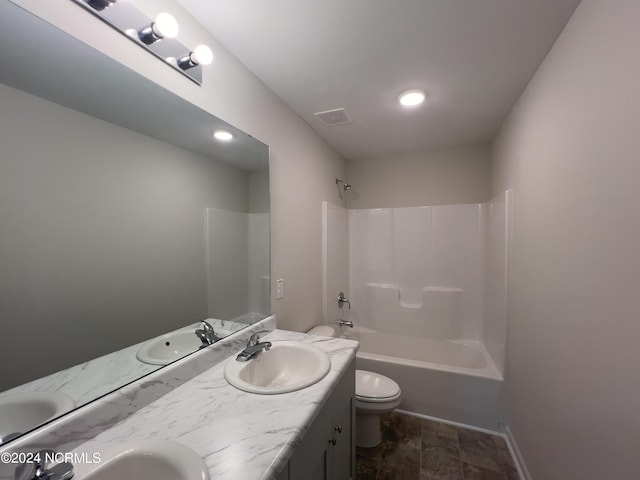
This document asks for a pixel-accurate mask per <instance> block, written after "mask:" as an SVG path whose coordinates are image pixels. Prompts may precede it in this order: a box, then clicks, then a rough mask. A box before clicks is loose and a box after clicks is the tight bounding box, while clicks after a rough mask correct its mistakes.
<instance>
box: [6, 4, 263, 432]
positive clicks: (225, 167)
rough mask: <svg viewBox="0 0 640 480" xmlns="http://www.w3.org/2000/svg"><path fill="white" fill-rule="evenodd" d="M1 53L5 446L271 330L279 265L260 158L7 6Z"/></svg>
mask: <svg viewBox="0 0 640 480" xmlns="http://www.w3.org/2000/svg"><path fill="white" fill-rule="evenodd" d="M114 34H115V33H114ZM0 45H1V46H2V47H1V48H0V64H2V65H3V68H2V69H0V142H1V144H2V149H3V154H2V156H1V157H0V225H2V229H1V230H0V265H2V268H1V269H0V292H1V294H0V325H1V334H0V365H2V370H1V374H0V391H1V392H2V393H0V443H2V442H6V441H9V440H11V439H13V438H16V437H17V436H19V435H20V434H23V433H25V432H27V431H29V430H31V429H33V428H35V427H37V426H39V425H41V424H42V423H45V422H47V421H49V420H50V419H52V418H55V417H57V416H59V415H60V414H63V413H65V412H67V411H69V410H70V409H71V408H74V407H78V406H81V405H84V404H86V403H87V402H90V401H92V400H94V399H96V398H98V397H100V396H102V395H105V394H106V393H109V392H111V391H113V390H114V389H117V388H120V387H122V386H123V385H125V384H127V383H129V382H131V381H133V380H136V379H137V378H140V377H141V376H143V375H146V374H148V373H150V372H151V371H154V370H155V369H157V368H160V366H161V365H165V364H167V363H170V362H172V361H174V360H176V359H178V358H180V357H182V356H184V355H186V354H189V353H191V352H193V351H197V350H198V349H200V348H203V347H206V346H207V345H209V344H210V343H214V342H215V341H216V340H218V339H219V338H222V337H224V336H227V335H230V334H232V333H233V332H235V331H237V330H240V329H242V328H244V327H245V326H246V325H248V324H250V323H253V322H255V321H257V320H259V319H262V318H264V317H265V316H267V315H268V314H269V312H270V302H269V299H270V288H269V285H270V277H269V275H270V273H269V272H270V264H269V172H268V147H267V146H266V145H264V144H262V143H260V142H258V141H257V140H255V139H253V138H252V137H251V136H249V135H247V134H245V133H243V132H241V131H240V130H238V129H236V128H234V127H233V126H231V125H229V124H226V123H225V122H223V121H221V120H220V119H217V118H215V117H213V116H212V115H210V114H208V113H207V112H204V111H203V110H201V109H199V108H197V107H196V106H194V105H192V104H189V103H187V102H185V101H184V100H183V99H181V98H179V97H177V96H175V95H173V94H172V93H170V92H168V91H166V90H164V89H162V88H160V87H158V86H157V85H156V84H154V83H153V82H151V81H150V80H148V79H146V78H144V77H142V76H140V75H138V74H137V73H135V72H133V71H131V70H129V69H127V68H125V67H123V66H122V65H120V64H119V63H117V62H115V61H114V60H112V59H110V58H108V57H106V56H104V55H102V54H100V53H99V52H97V51H95V50H93V49H92V48H90V47H88V46H86V45H84V44H82V43H81V42H79V41H77V40H76V39H74V38H72V37H70V36H69V35H67V34H66V33H64V32H61V31H59V30H57V29H56V28H54V27H52V26H51V25H48V24H47V23H45V22H43V21H42V20H40V19H38V18H36V17H34V16H32V15H31V14H29V13H27V12H25V11H24V10H22V9H20V8H18V7H16V6H15V5H13V4H11V3H9V2H2V4H1V5H0ZM132 48H135V46H133V47H132ZM60 52H64V55H60ZM25 58H28V59H29V61H28V62H25V61H24V59H25ZM6 66H10V68H5V67H6ZM169 73H170V74H172V73H174V72H172V71H171V70H169ZM185 81H188V80H185ZM219 129H224V130H227V131H229V132H231V133H232V135H233V141H231V142H226V143H224V144H223V143H221V142H216V141H214V139H213V137H212V132H213V131H214V130H219ZM203 321H206V322H207V324H203V323H202V322H203ZM209 329H211V330H209ZM167 332H169V333H167ZM8 419H11V421H8Z"/></svg>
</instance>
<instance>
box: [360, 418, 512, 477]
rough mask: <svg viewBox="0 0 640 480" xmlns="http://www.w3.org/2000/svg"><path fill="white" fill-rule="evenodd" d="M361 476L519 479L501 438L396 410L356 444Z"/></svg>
mask: <svg viewBox="0 0 640 480" xmlns="http://www.w3.org/2000/svg"><path fill="white" fill-rule="evenodd" d="M356 480H519V477H518V472H517V470H516V467H515V465H514V463H513V460H512V458H511V455H510V454H509V449H508V448H507V444H506V443H505V441H504V439H503V438H502V437H499V436H497V435H489V434H487V433H482V432H477V431H475V430H468V429H464V428H458V427H454V426H451V425H447V424H445V423H439V422H434V421H431V420H426V419H423V418H418V417H413V416H409V415H404V414H401V413H397V412H393V413H390V414H387V415H384V416H383V417H382V443H381V444H380V445H378V446H377V447H374V448H357V449H356Z"/></svg>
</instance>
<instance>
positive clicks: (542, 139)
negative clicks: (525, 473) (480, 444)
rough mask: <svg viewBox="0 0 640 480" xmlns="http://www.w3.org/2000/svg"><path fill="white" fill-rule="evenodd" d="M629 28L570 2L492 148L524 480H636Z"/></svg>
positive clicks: (622, 19) (626, 16) (634, 17)
mask: <svg viewBox="0 0 640 480" xmlns="http://www.w3.org/2000/svg"><path fill="white" fill-rule="evenodd" d="M639 22H640V2H638V1H637V0H611V1H607V2H603V1H601V0H583V1H582V3H581V4H580V6H579V7H578V9H577V10H576V12H575V14H574V15H573V17H572V19H571V20H570V22H569V23H568V25H567V27H566V28H565V30H564V32H563V33H562V35H561V36H560V37H559V38H558V40H557V42H556V44H555V46H554V47H553V49H552V50H551V51H550V53H549V55H548V56H547V58H546V60H545V61H544V63H543V64H542V65H541V67H540V69H539V70H538V72H537V73H536V75H535V76H534V78H533V79H532V81H531V83H530V84H529V86H528V88H527V89H526V91H525V93H524V94H523V95H522V97H521V99H520V100H519V102H518V103H517V105H516V106H515V108H514V109H513V111H512V113H511V114H510V117H509V118H508V120H507V122H506V123H505V125H504V126H503V128H502V131H501V133H500V136H499V138H498V140H497V143H496V148H495V155H496V163H495V171H496V172H495V173H496V175H495V185H494V191H495V192H496V193H498V192H501V191H502V190H504V189H505V188H507V187H513V191H514V223H513V225H514V231H513V264H512V271H511V277H510V282H509V298H510V300H509V306H508V352H507V359H508V360H507V362H508V364H507V387H508V402H507V403H508V415H509V424H510V426H511V430H512V432H513V434H514V436H515V439H516V441H517V444H518V446H519V448H520V450H521V452H522V454H523V456H524V459H525V460H526V464H527V466H528V468H529V470H530V473H531V476H532V478H534V479H536V480H602V479H616V480H634V479H637V478H640V455H638V447H639V446H640V414H639V412H638V406H639V405H640V375H639V366H640V360H639V359H640V357H639V355H638V344H640V301H639V300H638V299H639V298H640V297H639V293H638V290H639V288H640V222H639V221H638V192H640V130H639V127H640V95H639V94H638V85H640V55H639V51H638V46H639V45H640V28H638V24H639Z"/></svg>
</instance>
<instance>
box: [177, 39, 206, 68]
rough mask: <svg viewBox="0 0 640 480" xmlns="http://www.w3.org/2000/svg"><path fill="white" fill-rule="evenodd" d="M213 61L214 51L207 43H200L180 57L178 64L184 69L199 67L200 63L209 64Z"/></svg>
mask: <svg viewBox="0 0 640 480" xmlns="http://www.w3.org/2000/svg"><path fill="white" fill-rule="evenodd" d="M211 62H213V52H212V51H211V49H210V48H209V47H207V46H206V45H198V46H197V47H196V48H194V49H193V52H189V53H188V54H187V55H185V56H184V57H182V58H179V59H178V66H179V67H180V68H181V69H183V70H188V69H189V68H193V67H197V66H198V65H209V64H210V63H211Z"/></svg>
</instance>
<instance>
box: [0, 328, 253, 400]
mask: <svg viewBox="0 0 640 480" xmlns="http://www.w3.org/2000/svg"><path fill="white" fill-rule="evenodd" d="M205 320H206V321H207V322H209V323H210V324H211V325H212V326H213V327H214V329H215V330H216V332H219V331H220V330H221V329H222V330H223V331H227V332H237V331H239V330H242V329H243V328H246V327H247V326H248V325H247V324H245V323H238V322H233V321H230V320H219V319H216V318H206V319H205ZM199 327H200V322H196V323H193V324H191V325H187V326H185V327H181V328H178V329H176V330H173V331H175V332H178V331H182V330H194V331H195V329H196V328H199ZM168 333H171V332H168ZM152 340H153V339H152ZM147 341H148V340H147ZM144 343H145V342H140V343H136V344H135V345H131V346H130V347H126V348H123V349H122V350H118V351H116V352H112V353H109V354H107V355H103V356H101V357H98V358H94V359H92V360H88V361H86V362H84V363H81V364H79V365H75V366H73V367H70V368H67V369H66V370H61V371H59V372H55V373H52V374H50V375H47V376H46V377H42V378H39V379H37V380H33V381H31V382H29V383H25V384H23V385H20V386H18V387H14V388H12V389H10V390H6V391H4V392H0V396H5V395H12V394H16V393H24V392H60V393H63V394H65V395H67V396H69V397H71V398H72V399H73V401H74V402H75V404H76V406H77V407H80V406H82V405H85V404H87V403H89V402H91V401H92V400H94V399H96V398H97V397H100V396H102V395H104V394H106V393H109V392H111V391H113V390H115V389H117V388H120V387H122V385H125V384H127V383H129V382H131V381H133V380H135V379H137V378H140V377H142V376H144V375H146V374H148V373H150V372H153V371H156V370H158V369H159V368H160V367H161V366H160V365H149V364H147V363H144V362H141V361H140V360H138V359H137V358H136V352H137V351H138V349H139V348H140V346H141V345H142V344H144Z"/></svg>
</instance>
